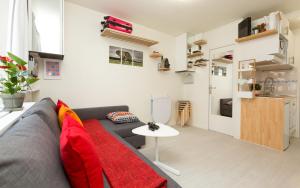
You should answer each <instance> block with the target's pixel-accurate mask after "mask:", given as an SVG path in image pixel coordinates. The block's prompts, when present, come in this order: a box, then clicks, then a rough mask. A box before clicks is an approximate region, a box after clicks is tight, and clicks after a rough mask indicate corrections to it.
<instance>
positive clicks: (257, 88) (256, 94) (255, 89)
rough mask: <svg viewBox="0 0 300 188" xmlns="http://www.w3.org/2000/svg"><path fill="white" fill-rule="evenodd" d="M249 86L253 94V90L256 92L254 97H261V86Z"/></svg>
mask: <svg viewBox="0 0 300 188" xmlns="http://www.w3.org/2000/svg"><path fill="white" fill-rule="evenodd" d="M248 85H249V90H250V91H252V92H253V90H254V95H255V96H259V95H260V91H261V88H262V86H261V85H260V84H254V86H253V84H252V83H250V84H248Z"/></svg>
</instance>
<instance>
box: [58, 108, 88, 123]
mask: <svg viewBox="0 0 300 188" xmlns="http://www.w3.org/2000/svg"><path fill="white" fill-rule="evenodd" d="M66 114H68V115H69V116H71V117H72V118H73V119H74V120H76V121H77V122H78V123H79V124H80V125H81V126H83V124H82V122H81V120H80V118H79V117H78V115H77V114H76V113H75V112H74V111H73V110H71V109H70V108H69V107H67V106H61V107H60V109H59V112H58V121H59V125H60V127H62V124H63V122H64V119H65V117H66Z"/></svg>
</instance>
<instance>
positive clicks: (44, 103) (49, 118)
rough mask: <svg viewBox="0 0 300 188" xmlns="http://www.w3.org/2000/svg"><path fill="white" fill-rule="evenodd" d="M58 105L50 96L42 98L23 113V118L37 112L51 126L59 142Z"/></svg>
mask: <svg viewBox="0 0 300 188" xmlns="http://www.w3.org/2000/svg"><path fill="white" fill-rule="evenodd" d="M55 110H56V105H55V103H54V102H53V101H52V100H51V99H50V98H45V99H42V100H41V101H40V102H37V103H36V104H35V105H33V106H32V107H31V108H29V109H28V110H27V111H26V112H25V113H24V114H23V115H22V118H26V117H28V116H31V115H32V114H37V115H38V116H40V118H41V119H42V120H43V121H44V122H45V123H46V125H47V126H48V127H49V128H50V130H51V131H52V133H53V134H54V135H55V137H56V142H57V143H58V142H59V136H60V128H59V125H58V119H57V114H56V111H55Z"/></svg>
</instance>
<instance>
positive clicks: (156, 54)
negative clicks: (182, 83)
mask: <svg viewBox="0 0 300 188" xmlns="http://www.w3.org/2000/svg"><path fill="white" fill-rule="evenodd" d="M149 56H150V57H151V58H154V59H156V58H161V57H162V56H163V55H162V54H161V53H159V52H156V53H151V54H150V55H149Z"/></svg>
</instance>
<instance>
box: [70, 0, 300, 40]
mask: <svg viewBox="0 0 300 188" xmlns="http://www.w3.org/2000/svg"><path fill="white" fill-rule="evenodd" d="M66 1H69V2H73V3H76V4H79V5H81V6H84V7H87V8H90V9H94V10H97V11H100V12H103V13H105V14H107V15H113V16H116V17H119V18H122V19H125V20H128V21H132V22H135V23H139V24H142V25H145V26H147V27H150V28H153V29H156V30H159V31H162V32H165V33H168V34H171V35H178V34H181V33H183V32H190V33H200V32H202V31H207V30H209V29H213V28H216V27H218V26H220V25H224V24H226V23H229V22H231V21H234V20H236V19H239V18H241V17H246V16H252V17H260V16H263V15H265V14H268V13H269V12H271V11H275V10H281V11H283V12H285V13H287V12H292V11H296V10H299V9H300V0H66ZM299 22H300V18H299Z"/></svg>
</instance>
